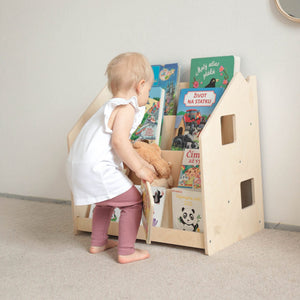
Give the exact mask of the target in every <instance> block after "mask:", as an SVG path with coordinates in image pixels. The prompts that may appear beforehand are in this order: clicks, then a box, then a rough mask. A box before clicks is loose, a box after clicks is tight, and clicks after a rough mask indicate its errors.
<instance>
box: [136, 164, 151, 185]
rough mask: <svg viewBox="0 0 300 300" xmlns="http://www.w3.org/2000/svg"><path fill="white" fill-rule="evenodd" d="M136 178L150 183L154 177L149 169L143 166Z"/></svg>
mask: <svg viewBox="0 0 300 300" xmlns="http://www.w3.org/2000/svg"><path fill="white" fill-rule="evenodd" d="M135 174H136V176H137V177H139V178H141V179H143V180H146V181H149V182H150V183H151V182H152V181H153V180H154V179H155V177H156V175H155V173H154V172H153V170H151V169H150V168H148V167H146V166H143V167H142V168H141V169H139V170H138V171H137V172H136V173H135Z"/></svg>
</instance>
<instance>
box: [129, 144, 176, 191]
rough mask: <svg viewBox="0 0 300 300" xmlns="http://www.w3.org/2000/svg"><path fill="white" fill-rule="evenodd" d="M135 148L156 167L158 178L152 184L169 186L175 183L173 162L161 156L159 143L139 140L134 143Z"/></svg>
mask: <svg viewBox="0 0 300 300" xmlns="http://www.w3.org/2000/svg"><path fill="white" fill-rule="evenodd" d="M133 148H134V149H135V150H136V151H137V153H138V154H139V155H140V156H141V157H142V158H143V159H144V160H146V161H147V162H148V163H149V164H151V165H152V166H153V167H154V169H155V171H156V173H157V178H156V179H154V181H153V182H152V183H151V185H152V186H163V187H166V188H169V187H171V186H172V185H173V177H172V174H171V167H172V166H171V163H169V162H167V161H166V160H164V159H163V158H162V157H161V149H160V147H159V146H158V145H157V144H155V143H151V144H149V143H147V142H145V141H143V140H137V141H136V142H135V143H134V144H133Z"/></svg>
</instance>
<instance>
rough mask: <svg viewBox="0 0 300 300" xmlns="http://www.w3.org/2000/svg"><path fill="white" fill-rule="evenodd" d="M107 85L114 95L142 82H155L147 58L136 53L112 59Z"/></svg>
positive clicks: (108, 68) (108, 67)
mask: <svg viewBox="0 0 300 300" xmlns="http://www.w3.org/2000/svg"><path fill="white" fill-rule="evenodd" d="M105 74H106V75H107V80H108V82H107V85H108V88H109V90H110V91H111V92H112V94H113V95H114V94H116V92H118V91H120V90H129V89H131V88H132V87H134V86H135V85H137V84H138V83H139V82H140V81H141V80H143V79H144V80H145V81H146V82H147V81H150V80H153V71H152V68H151V65H150V63H149V62H148V60H147V58H146V57H145V56H144V55H142V54H140V53H136V52H127V53H122V54H120V55H118V56H117V57H115V58H114V59H112V61H111V62H110V63H109V64H108V66H107V68H106V72H105Z"/></svg>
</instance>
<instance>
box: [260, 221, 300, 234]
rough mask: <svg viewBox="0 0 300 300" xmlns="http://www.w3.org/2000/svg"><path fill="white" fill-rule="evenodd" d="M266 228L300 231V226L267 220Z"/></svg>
mask: <svg viewBox="0 0 300 300" xmlns="http://www.w3.org/2000/svg"><path fill="white" fill-rule="evenodd" d="M265 228H267V229H277V230H286V231H298V232H300V226H297V225H287V224H281V223H269V222H265Z"/></svg>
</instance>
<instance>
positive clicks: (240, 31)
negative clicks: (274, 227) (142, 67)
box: [0, 0, 300, 225]
mask: <svg viewBox="0 0 300 300" xmlns="http://www.w3.org/2000/svg"><path fill="white" fill-rule="evenodd" d="M0 37H1V39H0V64H1V65H0V82H1V89H0V101H1V108H0V137H1V139H0V143H1V145H0V151H1V152H0V153H1V155H0V178H1V179H0V193H10V194H18V195H25V196H35V197H38V196H39V197H45V198H55V199H70V193H69V190H68V187H67V184H66V180H65V175H64V163H65V159H66V155H67V146H66V136H67V132H68V131H69V130H70V129H71V127H72V126H73V124H74V123H75V122H76V120H77V119H78V118H79V116H80V114H81V113H82V112H83V111H84V109H85V108H86V107H87V106H88V104H89V103H90V102H91V101H92V100H93V99H94V98H95V96H96V95H97V94H98V92H99V91H100V90H101V89H102V87H103V86H104V84H105V77H104V75H103V73H104V71H105V67H106V64H107V63H108V62H109V60H110V59H111V58H113V57H114V56H115V55H117V54H119V53H120V52H125V51H139V52H142V53H144V54H145V55H146V56H147V57H148V58H149V60H150V62H151V63H153V64H158V63H172V62H176V61H177V62H179V63H180V64H181V66H182V74H181V81H187V80H188V79H189V64H190V59H191V58H193V57H201V56H214V55H229V54H236V55H239V56H240V57H241V72H242V73H243V75H244V76H248V75H256V76H257V80H258V97H259V112H260V128H261V151H262V169H263V186H264V203H265V219H266V221H267V222H276V223H277V222H281V223H284V224H290V225H300V179H299V178H300V171H299V169H300V168H299V157H298V156H299V153H300V141H299V136H300V135H299V130H300V121H299V113H300V109H299V108H300V107H299V102H300V81H299V80H300V72H299V70H300V24H297V23H292V22H291V21H288V20H285V19H284V18H283V16H282V15H281V14H280V13H279V12H277V10H276V8H275V5H274V3H273V1H272V0H265V1H261V0H252V1H239V0H229V1H221V0H215V1H196V0H184V1H181V0H177V1H174V0H165V1H159V0H152V1H101V0H97V1H96V0H94V1H92V0H88V1H74V0H72V1H71V0H64V1H58V0H53V1H38V0H29V1H20V0H2V1H1V4H0Z"/></svg>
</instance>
